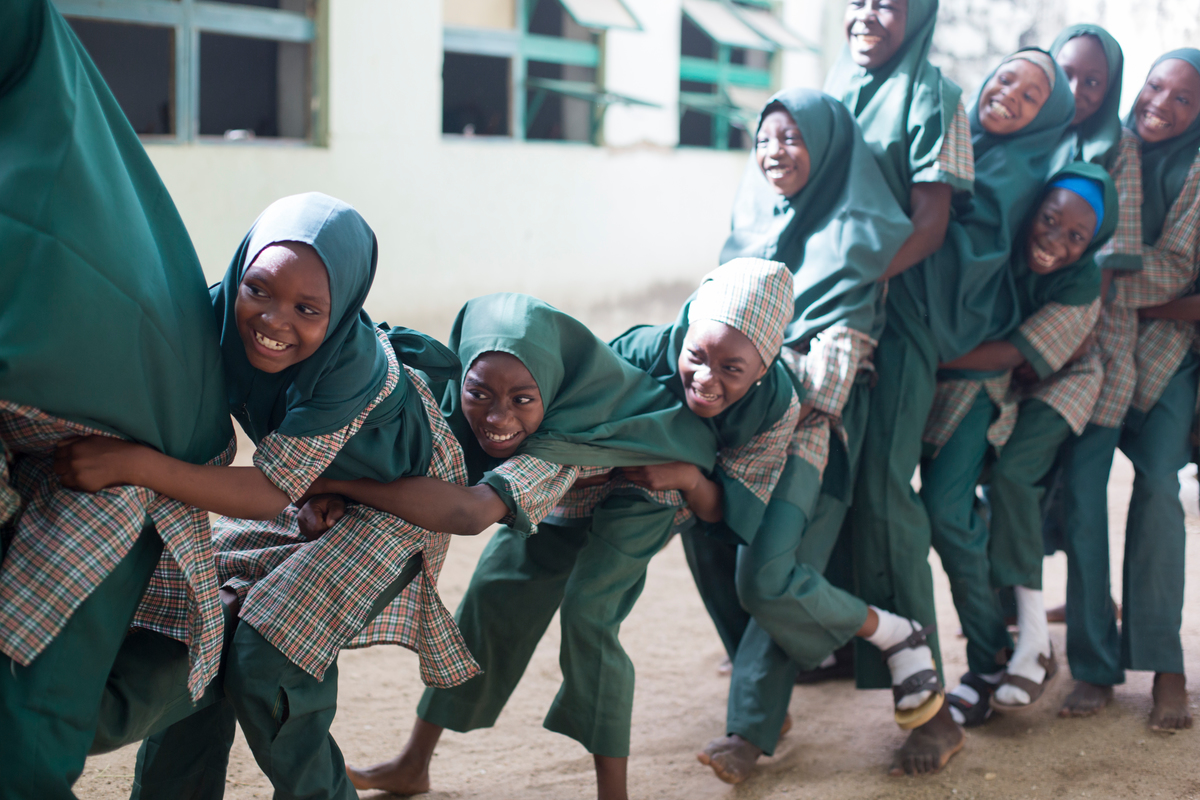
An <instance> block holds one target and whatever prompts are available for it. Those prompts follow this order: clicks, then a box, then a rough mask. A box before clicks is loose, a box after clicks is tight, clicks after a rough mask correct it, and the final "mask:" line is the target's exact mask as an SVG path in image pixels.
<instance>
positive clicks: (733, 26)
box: [679, 0, 817, 150]
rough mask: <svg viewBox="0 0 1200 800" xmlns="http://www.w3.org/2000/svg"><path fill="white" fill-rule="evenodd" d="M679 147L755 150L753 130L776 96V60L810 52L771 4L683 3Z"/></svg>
mask: <svg viewBox="0 0 1200 800" xmlns="http://www.w3.org/2000/svg"><path fill="white" fill-rule="evenodd" d="M680 24H681V29H680V37H679V39H680V57H679V143H680V144H681V145H685V146H687V145H691V146H695V147H715V148H717V149H718V150H727V149H729V148H731V147H733V148H739V147H740V148H748V147H750V144H751V142H750V134H749V132H748V131H749V129H750V128H751V127H753V125H754V122H755V120H756V119H757V116H758V112H759V110H760V109H761V108H762V107H763V105H764V104H765V103H766V101H767V98H768V97H770V95H771V87H772V84H773V83H774V79H773V77H772V66H773V65H772V54H773V53H775V52H777V51H778V50H781V49H788V50H811V51H813V52H816V51H817V48H815V47H813V46H812V45H811V44H809V43H807V42H805V41H804V40H803V39H802V38H801V37H799V36H797V35H796V34H795V33H793V32H792V31H791V30H789V29H788V28H787V27H785V26H784V24H783V23H782V22H781V21H780V20H779V19H778V18H777V17H775V16H774V15H773V14H772V13H771V4H770V3H769V2H766V0H740V2H736V3H735V2H732V1H731V0H683V18H682V20H681V23H680Z"/></svg>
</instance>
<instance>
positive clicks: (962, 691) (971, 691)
mask: <svg viewBox="0 0 1200 800" xmlns="http://www.w3.org/2000/svg"><path fill="white" fill-rule="evenodd" d="M979 677H980V678H983V679H984V680H985V681H987V682H988V683H990V684H992V685H993V686H995V685H996V684H997V683H999V682H1000V679H1001V678H1002V677H1004V671H1003V670H1001V671H999V672H993V673H992V674H990V675H980V676H979ZM950 694H952V695H954V696H955V697H961V698H962V699H963V700H966V701H967V702H968V703H970V704H971V705H975V704H977V703H978V702H979V700H980V697H979V692H977V691H976V690H975V687H974V686H969V685H967V684H965V683H960V684H959V685H958V686H955V687H954V688H953V689H951V690H950ZM950 716H952V717H954V721H955V722H957V723H958V724H959V725H962V724H963V723H965V722H966V721H967V718H966V717H964V716H963V713H962V712H961V711H959V710H958V709H957V708H955V707H954V706H950Z"/></svg>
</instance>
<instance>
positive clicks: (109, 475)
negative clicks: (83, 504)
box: [54, 436, 155, 492]
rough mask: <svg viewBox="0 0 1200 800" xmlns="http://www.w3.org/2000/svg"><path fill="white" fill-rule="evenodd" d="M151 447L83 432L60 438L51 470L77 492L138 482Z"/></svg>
mask: <svg viewBox="0 0 1200 800" xmlns="http://www.w3.org/2000/svg"><path fill="white" fill-rule="evenodd" d="M154 453H155V451H154V450H151V449H150V448H149V447H145V446H144V445H140V444H134V443H133V442H126V441H123V440H121V439H114V438H113V437H111V436H84V437H82V438H78V439H67V440H65V441H62V442H59V444H58V449H57V450H55V451H54V472H55V473H56V474H57V475H58V479H59V481H60V482H62V485H63V486H65V487H67V488H68V489H75V490H76V491H80V492H98V491H100V490H101V489H107V488H109V487H110V486H127V485H130V484H133V485H135V486H136V485H141V484H140V482H139V481H138V479H137V475H138V474H139V467H140V466H141V464H142V463H143V462H144V461H145V459H146V456H147V455H153V454H154Z"/></svg>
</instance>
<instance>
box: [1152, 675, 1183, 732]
mask: <svg viewBox="0 0 1200 800" xmlns="http://www.w3.org/2000/svg"><path fill="white" fill-rule="evenodd" d="M1153 696H1154V708H1153V709H1152V710H1151V711H1150V729H1151V730H1155V731H1166V732H1167V733H1174V732H1175V731H1178V730H1182V729H1184V728H1190V727H1192V712H1191V711H1189V710H1188V693H1187V677H1186V676H1184V675H1183V674H1181V673H1178V672H1159V673H1156V674H1155V676H1154V690H1153Z"/></svg>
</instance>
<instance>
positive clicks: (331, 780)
mask: <svg viewBox="0 0 1200 800" xmlns="http://www.w3.org/2000/svg"><path fill="white" fill-rule="evenodd" d="M421 566H422V561H421V556H420V554H417V555H414V556H413V557H412V558H410V559H409V560H408V562H407V563H406V564H405V565H404V569H403V570H402V571H401V573H400V575H399V577H397V578H396V580H394V581H393V582H392V583H391V584H390V585H389V586H388V587H387V588H386V589H385V590H384V591H383V592H382V593H381V594H380V596H379V598H378V599H376V601H375V604H374V606H373V607H372V609H371V613H370V616H369V618H368V619H369V620H370V619H374V618H375V617H377V616H378V615H379V614H380V613H382V612H383V610H384V609H385V608H387V606H388V604H390V603H391V602H392V601H393V600H394V599H396V597H397V596H398V595H399V594H400V592H401V591H403V590H404V587H406V586H408V584H409V583H411V582H412V580H413V579H414V578H415V577H416V576H417V575H418V574H419V573H420V571H421ZM229 629H230V626H228V625H227V628H226V641H227V642H228V646H227V649H226V655H225V658H224V663H223V664H222V671H221V675H220V676H218V681H222V679H223V681H222V684H221V685H214V686H210V687H209V689H208V690H207V691H206V692H205V695H204V697H203V698H202V699H201V701H200V702H199V703H198V704H197V705H196V706H194V708H193V713H191V714H189V715H188V716H186V717H184V718H183V719H180V720H179V721H176V722H173V723H171V724H167V723H169V722H170V720H169V717H171V716H173V715H174V712H175V709H177V708H178V707H179V703H180V696H179V689H178V683H177V682H175V683H172V684H171V685H170V686H169V687H168V688H167V691H165V692H164V693H163V695H162V696H158V697H148V696H142V697H140V698H137V700H136V701H129V700H126V701H125V702H124V706H125V707H127V708H133V709H135V710H140V714H137V713H133V714H130V716H131V717H134V718H137V719H141V720H143V721H142V722H140V723H139V724H137V725H131V726H129V728H130V729H131V730H133V729H137V728H139V727H140V728H141V729H143V730H145V729H153V728H154V727H155V724H154V722H153V721H151V720H152V719H153V717H154V714H158V715H159V717H158V723H159V727H162V725H164V724H166V727H162V729H161V730H158V732H156V733H154V734H152V735H151V736H149V738H147V739H146V740H145V741H144V742H142V746H141V749H139V750H138V757H137V765H136V767H135V772H134V785H133V795H132V796H133V798H135V800H143V799H144V798H162V799H163V800H209V799H210V798H211V800H218V798H220V797H222V796H223V795H224V792H225V773H226V769H227V767H228V764H229V749H230V747H232V746H233V734H234V719H235V717H236V719H237V722H238V724H240V725H241V728H242V733H243V734H244V735H245V737H246V743H247V744H249V745H250V751H251V752H252V753H253V754H254V760H255V761H256V762H258V766H259V768H260V769H261V770H262V771H263V773H264V774H265V775H266V776H267V778H268V779H269V780H270V781H271V785H272V786H273V787H274V790H275V793H274V797H275V798H276V800H285V799H286V800H291V799H292V798H297V800H298V799H299V798H305V800H325V799H326V798H330V799H332V798H344V800H354V798H357V797H358V793H357V792H356V791H355V789H354V787H353V786H351V785H350V781H349V779H348V778H347V777H346V762H345V760H344V759H343V758H342V753H341V750H340V749H338V746H337V742H335V741H334V739H333V736H332V735H330V733H329V727H330V725H331V724H332V723H333V717H334V714H335V713H336V712H337V687H338V670H337V662H336V661H335V662H334V663H333V664H331V665H330V666H329V668H328V669H326V670H325V677H324V679H323V680H317V679H316V678H314V677H313V676H312V675H310V674H308V673H307V672H305V671H304V670H303V669H301V668H300V667H298V666H296V665H295V664H294V663H292V661H291V659H289V658H288V657H287V656H285V655H284V654H283V653H282V652H280V651H279V650H278V649H277V648H276V647H275V646H274V645H272V644H271V643H270V642H268V641H267V640H266V639H264V638H263V637H262V635H261V634H259V633H258V631H256V630H254V628H253V627H252V626H250V625H247V624H245V623H239V624H237V625H236V626H233V632H232V635H230V634H229ZM159 645H160V647H159V648H158V652H157V655H156V656H155V660H157V661H160V662H162V667H161V672H164V673H169V674H176V675H177V674H178V673H179V671H180V669H181V667H180V663H179V661H178V660H176V661H174V662H169V654H167V653H166V652H165V650H166V648H165V647H163V646H162V643H161V642H160V643H159ZM176 653H178V650H176ZM183 655H184V658H185V660H186V652H184V653H183ZM143 686H147V685H146V684H143ZM147 688H148V686H147ZM183 691H184V692H185V693H186V684H185V685H184V687H183ZM144 694H145V693H144ZM126 735H128V734H126Z"/></svg>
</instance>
